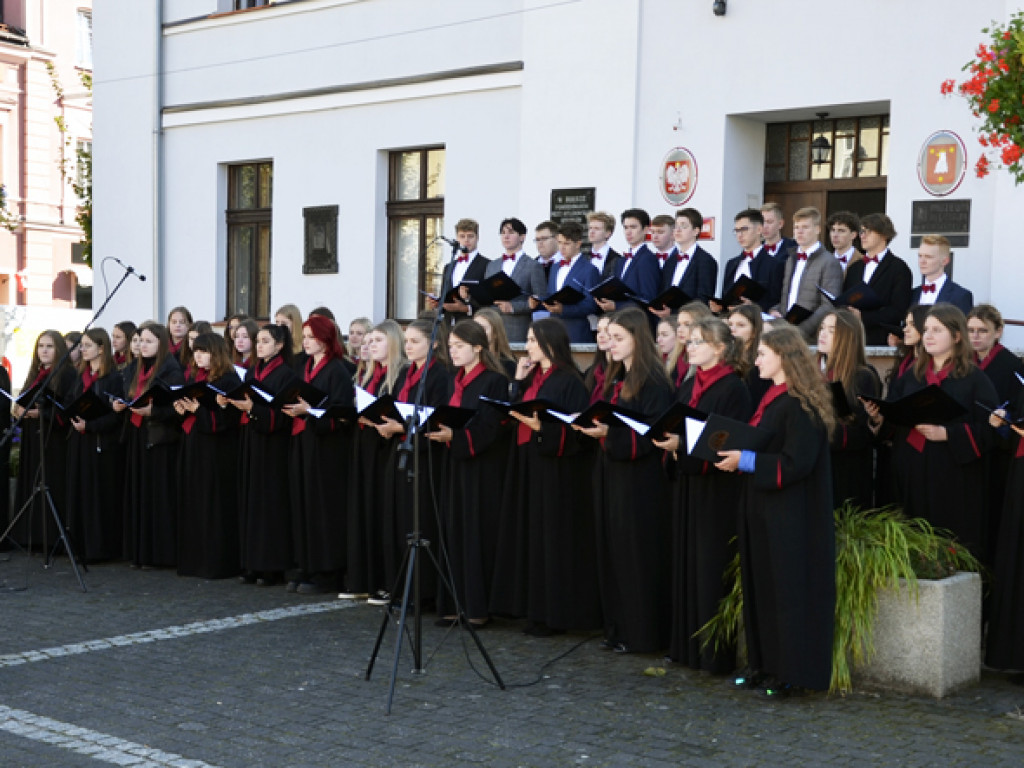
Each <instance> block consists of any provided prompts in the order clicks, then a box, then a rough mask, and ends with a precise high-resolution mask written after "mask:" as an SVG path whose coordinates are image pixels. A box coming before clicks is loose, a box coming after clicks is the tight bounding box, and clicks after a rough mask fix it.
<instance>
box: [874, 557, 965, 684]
mask: <svg viewBox="0 0 1024 768" xmlns="http://www.w3.org/2000/svg"><path fill="white" fill-rule="evenodd" d="M917 586H918V599H917V600H915V599H914V597H913V596H912V595H911V594H910V593H909V591H908V589H907V587H906V584H905V583H904V584H902V585H901V586H900V589H899V590H898V591H889V592H883V593H882V594H880V595H879V599H878V616H877V617H876V619H875V630H874V641H875V656H874V658H872V660H871V661H870V662H869V663H868V664H867V665H865V666H863V667H858V668H857V670H856V671H855V680H856V682H857V683H858V684H862V685H864V686H866V687H873V688H884V689H886V690H892V691H899V692H902V693H912V694H918V695H921V694H924V695H928V696H935V697H936V698H941V697H943V696H946V695H948V694H949V693H951V692H952V691H954V690H956V689H957V688H960V687H962V686H964V685H968V684H970V683H975V682H977V681H978V679H979V678H980V676H981V577H980V576H979V575H978V574H976V573H958V574H956V575H955V576H950V577H949V578H948V579H941V580H939V581H926V580H922V579H918V582H917Z"/></svg>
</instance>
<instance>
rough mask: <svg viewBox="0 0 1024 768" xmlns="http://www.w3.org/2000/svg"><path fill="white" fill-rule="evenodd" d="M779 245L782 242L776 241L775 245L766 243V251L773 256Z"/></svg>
mask: <svg viewBox="0 0 1024 768" xmlns="http://www.w3.org/2000/svg"><path fill="white" fill-rule="evenodd" d="M780 245H782V243H776V244H775V245H766V246H765V248H767V249H768V253H770V254H771V255H772V256H774V255H775V254H776V252H778V250H779V246H780Z"/></svg>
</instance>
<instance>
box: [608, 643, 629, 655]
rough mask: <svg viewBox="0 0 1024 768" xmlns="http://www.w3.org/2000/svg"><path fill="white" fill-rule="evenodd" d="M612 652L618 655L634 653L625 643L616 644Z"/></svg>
mask: <svg viewBox="0 0 1024 768" xmlns="http://www.w3.org/2000/svg"><path fill="white" fill-rule="evenodd" d="M612 650H613V651H615V652H616V653H632V651H630V650H629V647H628V646H627V645H626V644H625V643H616V644H615V647H614V648H612Z"/></svg>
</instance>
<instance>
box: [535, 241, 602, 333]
mask: <svg viewBox="0 0 1024 768" xmlns="http://www.w3.org/2000/svg"><path fill="white" fill-rule="evenodd" d="M560 261H561V260H560V259H557V260H555V261H554V262H553V265H554V266H552V267H551V274H550V275H549V276H548V295H549V296H550V295H551V294H552V293H554V292H555V291H557V290H558V286H557V283H558V264H559V263H560ZM600 282H601V273H600V272H598V271H597V267H595V266H594V265H593V264H592V263H591V261H590V258H589V257H588V256H586V255H580V256H577V257H576V259H575V261H573V263H572V266H571V267H569V274H568V275H566V276H565V282H564V283H563V284H562V287H565V286H569V287H570V288H575V289H576V290H577V291H580V292H582V293H584V294H585V295H584V298H583V301H581V302H579V303H578V304H563V305H562V314H560V315H551V316H552V317H558V318H561V319H562V322H563V323H565V329H566V330H567V331H568V332H569V341H570V342H572V343H573V344H592V343H593V341H594V333H593V331H591V330H590V320H589V319H588V316H589V315H594V314H597V304H595V303H594V297H593V296H591V295H590V290H591V289H592V288H593V287H594V286H595V285H597V284H598V283H600Z"/></svg>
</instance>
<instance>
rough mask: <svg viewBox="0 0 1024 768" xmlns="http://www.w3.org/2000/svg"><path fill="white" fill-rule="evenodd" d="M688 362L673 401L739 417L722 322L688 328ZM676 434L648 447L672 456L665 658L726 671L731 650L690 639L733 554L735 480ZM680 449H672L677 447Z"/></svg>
mask: <svg viewBox="0 0 1024 768" xmlns="http://www.w3.org/2000/svg"><path fill="white" fill-rule="evenodd" d="M688 348H689V360H690V362H691V363H692V364H693V365H694V366H696V373H695V375H694V376H692V377H690V378H689V379H687V380H686V381H684V382H683V384H682V386H681V387H680V388H679V390H678V392H677V394H676V399H677V400H678V401H679V402H681V403H685V404H686V405H688V406H690V407H691V408H696V409H697V410H698V411H701V412H702V413H706V414H709V415H710V414H712V413H717V414H720V415H722V416H726V417H728V418H730V419H735V420H736V421H742V422H746V421H747V419H749V418H750V414H751V412H752V411H753V406H752V405H751V403H750V392H749V391H748V390H747V385H746V384H745V383H744V382H743V380H742V379H741V378H740V377H739V376H738V375H737V374H736V366H737V365H738V363H739V343H738V342H737V341H736V340H735V339H733V337H732V334H731V333H730V332H729V326H727V325H726V324H725V322H724V321H722V320H718V319H713V318H707V319H704V320H699V321H697V322H696V323H694V324H693V325H692V326H691V327H690V338H689V339H688ZM683 434H685V431H684V430H683V428H682V425H680V429H679V433H678V434H671V435H668V436H666V437H665V438H664V439H662V440H658V439H657V437H658V436H657V435H655V436H654V437H655V439H654V444H655V445H656V446H658V447H659V448H661V449H662V450H665V451H669V452H671V453H673V454H675V455H676V457H677V458H676V472H675V477H674V478H673V480H672V635H671V641H670V643H669V653H668V655H669V658H671V659H672V660H673V661H676V662H680V663H682V664H686V665H687V666H689V667H692V668H693V669H704V670H707V671H709V672H712V673H714V674H724V673H726V672H730V671H732V670H733V669H734V668H735V666H736V664H735V662H736V648H735V646H733V645H731V644H730V645H726V644H723V645H722V646H720V647H718V648H710V647H709V648H705V649H702V648H701V639H700V638H698V637H696V636H695V633H696V632H697V630H699V629H700V628H701V627H703V626H704V625H705V624H706V623H707V622H708V621H709V620H710V619H711V618H712V617H713V616H714V615H715V612H716V611H717V610H718V603H719V600H721V599H722V598H723V597H725V594H726V592H727V591H728V586H727V585H726V584H725V582H724V580H723V579H722V574H724V573H725V569H726V566H727V565H728V564H729V561H730V560H732V558H733V556H734V555H735V553H736V545H735V541H734V539H735V537H736V508H737V506H738V504H739V495H740V490H741V486H740V484H739V483H737V482H736V478H735V477H733V476H731V475H730V474H728V473H726V472H722V471H720V470H718V469H715V468H714V467H713V466H711V465H709V463H708V462H706V461H702V460H700V459H696V458H693V457H690V456H687V455H686V450H685V445H683V444H682V439H681V436H682V435H683ZM681 445H683V452H682V454H679V453H678V451H679V449H680V446H681Z"/></svg>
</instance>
